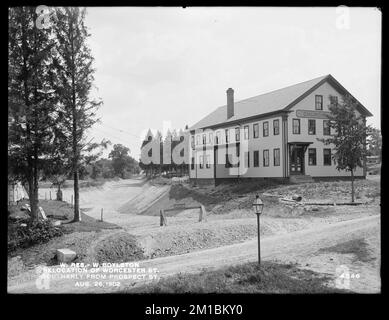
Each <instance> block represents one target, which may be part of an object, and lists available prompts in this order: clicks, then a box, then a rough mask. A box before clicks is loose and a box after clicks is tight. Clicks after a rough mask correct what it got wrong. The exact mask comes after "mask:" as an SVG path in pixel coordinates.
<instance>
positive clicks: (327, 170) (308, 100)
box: [288, 82, 364, 177]
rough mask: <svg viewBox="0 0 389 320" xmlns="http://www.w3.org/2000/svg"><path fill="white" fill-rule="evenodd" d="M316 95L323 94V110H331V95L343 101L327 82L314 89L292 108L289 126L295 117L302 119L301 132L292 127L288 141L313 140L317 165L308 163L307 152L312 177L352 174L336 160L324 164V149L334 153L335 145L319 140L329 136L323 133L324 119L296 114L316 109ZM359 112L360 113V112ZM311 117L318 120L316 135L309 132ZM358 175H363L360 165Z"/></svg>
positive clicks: (306, 166) (308, 170)
mask: <svg viewBox="0 0 389 320" xmlns="http://www.w3.org/2000/svg"><path fill="white" fill-rule="evenodd" d="M316 95H322V96H323V111H326V112H329V109H328V106H329V104H330V101H329V96H330V95H332V96H337V97H338V101H341V95H340V93H339V92H338V91H336V89H335V88H333V87H332V86H331V85H330V84H329V83H327V82H325V83H324V84H322V85H321V86H320V87H319V88H317V89H316V90H314V91H313V92H312V93H311V94H309V95H308V96H307V97H305V98H304V99H302V100H301V101H300V102H299V103H297V104H296V105H295V106H294V107H293V108H292V109H291V111H292V112H291V113H290V114H289V116H288V126H289V128H292V121H293V119H300V127H301V130H300V134H293V130H292V129H290V130H289V132H288V141H289V142H300V141H307V142H308V141H309V142H313V143H312V144H310V145H309V148H315V149H316V165H314V166H310V165H308V152H306V153H305V160H304V161H305V174H307V175H310V176H312V177H329V176H339V177H340V176H348V175H350V173H349V172H346V171H344V170H340V171H339V170H337V169H336V164H335V163H334V161H333V160H332V161H331V166H325V165H323V159H324V156H323V152H324V151H323V150H324V149H325V148H331V153H333V152H334V151H333V148H334V146H333V145H325V144H324V143H323V142H321V141H318V140H317V138H318V139H323V138H326V137H328V136H326V135H324V134H323V120H324V119H320V118H314V117H311V118H302V117H299V116H298V114H296V111H297V110H309V111H316V110H315V96H316ZM358 114H359V113H358ZM309 119H315V120H316V134H315V135H309V134H308V120H309ZM355 175H356V176H363V175H364V172H363V168H361V167H359V168H357V169H356V171H355Z"/></svg>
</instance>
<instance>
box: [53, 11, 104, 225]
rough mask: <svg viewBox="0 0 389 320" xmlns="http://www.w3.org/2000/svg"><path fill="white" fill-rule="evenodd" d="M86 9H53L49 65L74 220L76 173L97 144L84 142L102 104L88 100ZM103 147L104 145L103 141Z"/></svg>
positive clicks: (89, 63)
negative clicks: (70, 179)
mask: <svg viewBox="0 0 389 320" xmlns="http://www.w3.org/2000/svg"><path fill="white" fill-rule="evenodd" d="M85 14H86V10H85V9H81V8H73V7H65V8H56V17H57V21H56V23H55V24H54V32H55V36H56V40H57V44H56V47H55V49H56V54H55V56H54V61H53V66H54V67H55V69H56V74H57V78H58V88H57V92H58V93H59V94H60V103H59V108H60V111H59V114H60V120H61V121H60V123H61V124H62V129H63V132H64V134H63V136H62V138H63V139H62V141H61V143H62V144H66V145H68V146H70V148H69V153H68V154H67V155H66V156H67V157H69V159H70V162H71V164H72V173H73V180H74V219H73V221H80V220H81V216H80V211H79V173H80V167H81V164H82V161H86V162H88V160H89V161H90V160H91V159H92V158H93V157H90V155H89V154H90V152H92V151H93V149H95V148H96V147H98V146H99V145H100V144H98V143H91V142H90V141H87V135H86V132H87V130H88V129H90V128H91V127H92V126H93V125H94V124H95V123H96V122H97V121H98V119H97V116H96V112H97V109H98V108H99V106H100V105H101V104H102V101H101V100H100V99H95V98H92V97H91V90H92V86H93V82H94V77H93V74H94V72H95V70H94V69H93V66H92V63H93V60H94V58H93V56H92V53H91V50H90V48H89V46H88V44H87V39H88V37H89V36H90V34H89V33H88V30H87V27H86V26H85ZM104 143H105V145H104V146H106V143H107V142H106V141H105V142H103V144H104Z"/></svg>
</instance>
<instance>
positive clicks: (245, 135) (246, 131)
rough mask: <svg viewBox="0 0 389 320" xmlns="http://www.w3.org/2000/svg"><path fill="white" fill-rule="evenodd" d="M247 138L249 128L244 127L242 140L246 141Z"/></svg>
mask: <svg viewBox="0 0 389 320" xmlns="http://www.w3.org/2000/svg"><path fill="white" fill-rule="evenodd" d="M248 138H249V126H244V139H245V140H248Z"/></svg>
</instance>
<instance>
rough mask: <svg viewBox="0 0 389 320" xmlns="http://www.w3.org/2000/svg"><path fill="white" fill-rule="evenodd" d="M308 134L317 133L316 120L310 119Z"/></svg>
mask: <svg viewBox="0 0 389 320" xmlns="http://www.w3.org/2000/svg"><path fill="white" fill-rule="evenodd" d="M308 134H316V120H311V119H309V120H308Z"/></svg>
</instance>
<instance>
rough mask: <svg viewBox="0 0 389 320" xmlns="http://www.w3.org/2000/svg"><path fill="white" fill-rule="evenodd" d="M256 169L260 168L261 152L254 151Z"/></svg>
mask: <svg viewBox="0 0 389 320" xmlns="http://www.w3.org/2000/svg"><path fill="white" fill-rule="evenodd" d="M254 167H259V151H258V150H256V151H254Z"/></svg>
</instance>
